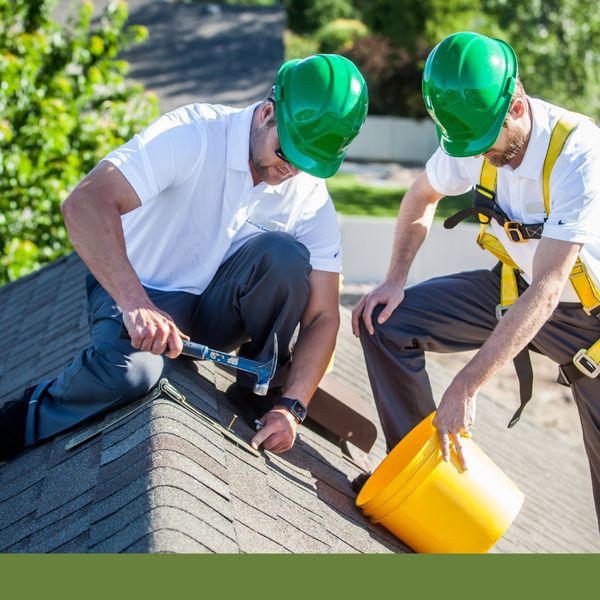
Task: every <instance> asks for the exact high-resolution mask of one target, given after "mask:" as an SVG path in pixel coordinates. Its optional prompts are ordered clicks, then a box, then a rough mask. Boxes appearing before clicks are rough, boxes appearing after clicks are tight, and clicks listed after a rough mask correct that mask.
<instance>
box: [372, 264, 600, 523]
mask: <svg viewBox="0 0 600 600" xmlns="http://www.w3.org/2000/svg"><path fill="white" fill-rule="evenodd" d="M519 279H520V278H519ZM519 286H520V289H521V291H523V290H524V289H525V288H526V284H525V282H524V281H523V280H522V279H520V282H519ZM499 298H500V277H499V269H498V268H495V269H494V270H492V271H487V270H481V271H469V272H464V273H457V274H454V275H448V276H444V277H438V278H435V279H430V280H429V281H425V282H423V283H421V284H418V285H415V286H412V287H409V288H407V290H406V296H405V298H404V300H403V301H402V303H401V304H400V306H398V308H397V309H396V310H395V311H394V313H393V314H392V316H391V317H390V318H389V319H388V320H387V321H386V322H385V323H384V324H382V325H379V324H377V322H376V320H377V316H378V315H379V313H380V312H381V309H382V306H379V307H378V308H377V309H376V310H375V311H374V313H373V326H374V328H375V333H374V335H372V336H371V335H369V333H368V332H367V331H366V329H365V328H364V326H362V327H361V338H360V339H361V343H362V346H363V351H364V354H365V360H366V364H367V371H368V373H369V379H370V382H371V387H372V388H373V395H374V397H375V403H376V405H377V410H378V412H379V417H380V420H381V424H382V427H383V431H384V434H385V437H386V442H387V445H388V448H393V447H394V446H395V445H396V444H397V443H398V442H399V441H400V440H401V439H402V438H403V437H404V436H405V435H406V434H407V433H408V432H409V431H410V430H411V429H412V428H413V427H414V426H415V425H416V424H417V423H418V422H419V421H421V420H422V419H423V418H425V417H426V416H427V415H429V414H430V413H431V412H432V411H433V410H435V404H434V401H433V395H432V391H431V386H430V383H429V378H428V375H427V372H426V371H425V356H424V352H425V351H427V352H461V351H465V350H474V349H476V348H479V347H481V346H482V345H483V343H484V342H485V341H486V339H487V338H488V336H489V335H490V333H491V332H492V330H493V329H494V327H495V326H496V324H497V319H496V316H495V307H496V305H497V304H498V302H499ZM598 338H600V321H598V320H597V319H595V318H594V317H590V316H588V315H586V314H585V313H584V312H583V310H582V308H581V305H580V304H577V303H569V302H562V303H560V304H559V305H558V307H557V308H556V310H555V311H554V313H553V314H552V317H551V318H550V319H549V320H548V322H547V323H546V324H545V325H544V326H543V327H542V328H541V329H540V331H539V332H538V333H537V334H536V336H535V337H534V339H533V340H532V341H531V343H530V344H529V348H530V349H532V350H534V351H537V352H540V353H541V354H544V355H546V356H548V357H549V358H551V359H552V360H553V361H554V362H555V363H557V364H559V365H563V364H567V363H569V362H570V361H571V359H572V358H573V355H574V354H575V353H576V352H577V350H579V349H580V348H589V347H590V346H591V345H592V344H593V343H594V342H595V341H596V340H598ZM571 390H572V393H573V397H574V398H575V402H576V404H577V408H578V410H579V416H580V419H581V424H582V428H583V438H584V443H585V449H586V452H587V456H588V460H589V464H590V470H591V477H592V486H593V490H594V499H595V503H596V514H597V515H598V518H599V521H600V379H590V378H588V377H581V378H580V379H578V380H577V381H575V382H574V383H573V384H572V385H571Z"/></svg>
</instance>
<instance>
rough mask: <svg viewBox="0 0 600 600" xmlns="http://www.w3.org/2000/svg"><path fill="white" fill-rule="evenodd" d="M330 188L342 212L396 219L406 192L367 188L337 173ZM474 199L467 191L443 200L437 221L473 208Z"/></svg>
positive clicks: (403, 189)
mask: <svg viewBox="0 0 600 600" xmlns="http://www.w3.org/2000/svg"><path fill="white" fill-rule="evenodd" d="M327 188H328V190H329V193H330V194H331V197H332V198H333V203H334V204H335V208H336V209H337V211H338V212H339V213H341V214H343V215H367V216H372V217H395V216H396V215H397V214H398V207H399V206H400V202H401V201H402V198H403V197H404V194H405V193H406V189H405V188H401V187H387V186H385V187H384V186H374V185H366V184H364V183H361V182H359V181H358V178H357V177H356V175H352V174H350V173H338V174H337V175H335V176H333V177H332V178H331V179H328V180H327ZM471 197H472V194H471V192H467V193H466V194H462V195H461V196H447V197H446V198H443V199H442V200H441V201H440V203H439V204H438V208H437V211H436V219H445V218H446V217H449V216H450V215H453V214H454V213H456V212H458V211H459V210H461V209H463V208H466V207H468V206H471Z"/></svg>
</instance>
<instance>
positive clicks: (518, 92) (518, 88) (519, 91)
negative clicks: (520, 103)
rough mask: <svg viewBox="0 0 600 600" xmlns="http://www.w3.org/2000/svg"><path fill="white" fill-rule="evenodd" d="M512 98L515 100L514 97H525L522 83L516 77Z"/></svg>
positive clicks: (522, 98) (520, 98)
mask: <svg viewBox="0 0 600 600" xmlns="http://www.w3.org/2000/svg"><path fill="white" fill-rule="evenodd" d="M512 99H513V100H516V99H519V100H524V99H525V88H524V87H523V83H522V82H521V80H520V79H517V81H516V83H515V89H514V90H513V96H512Z"/></svg>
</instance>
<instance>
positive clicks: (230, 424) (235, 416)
mask: <svg viewBox="0 0 600 600" xmlns="http://www.w3.org/2000/svg"><path fill="white" fill-rule="evenodd" d="M236 419H237V415H233V419H231V422H230V423H229V425H227V431H230V430H231V428H232V427H233V424H234V423H235V420H236Z"/></svg>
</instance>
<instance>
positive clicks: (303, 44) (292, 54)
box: [283, 29, 319, 60]
mask: <svg viewBox="0 0 600 600" xmlns="http://www.w3.org/2000/svg"><path fill="white" fill-rule="evenodd" d="M283 44H284V47H285V60H291V59H293V58H305V57H307V56H311V55H313V54H317V53H318V52H319V42H318V41H317V40H316V39H315V38H314V37H311V36H307V35H299V34H297V33H294V32H293V31H290V30H289V29H286V30H285V31H284V33H283Z"/></svg>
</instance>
